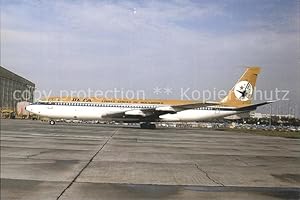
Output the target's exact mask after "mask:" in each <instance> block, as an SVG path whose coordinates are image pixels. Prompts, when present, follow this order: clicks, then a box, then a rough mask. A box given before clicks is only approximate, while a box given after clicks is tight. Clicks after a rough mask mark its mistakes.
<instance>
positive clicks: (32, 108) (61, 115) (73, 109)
mask: <svg viewBox="0 0 300 200" xmlns="http://www.w3.org/2000/svg"><path fill="white" fill-rule="evenodd" d="M164 106H166V107H168V106H167V105H164ZM158 107H160V108H161V107H162V105H155V104H117V103H111V104H109V103H106V104H103V103H102V104H97V103H59V102H58V103H53V104H32V105H29V106H27V107H26V110H27V111H29V112H31V113H34V114H36V115H39V116H42V117H48V118H51V119H82V120H104V121H110V120H112V121H138V120H141V118H139V116H134V115H133V116H132V117H130V118H127V117H126V118H125V117H124V116H121V117H120V116H118V117H107V116H110V115H111V116H113V114H114V113H120V112H125V111H139V110H143V109H156V108H158ZM239 113H241V112H239V111H235V110H233V109H232V110H231V109H228V108H227V109H223V108H222V107H214V106H210V107H200V108H196V109H188V110H183V111H179V112H176V113H174V114H170V113H168V114H161V115H159V116H158V118H157V119H154V120H152V121H170V122H178V121H203V120H209V119H214V118H220V117H226V116H230V115H234V114H239ZM141 121H142V120H141Z"/></svg>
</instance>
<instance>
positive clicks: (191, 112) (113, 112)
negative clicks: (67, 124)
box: [26, 67, 272, 128]
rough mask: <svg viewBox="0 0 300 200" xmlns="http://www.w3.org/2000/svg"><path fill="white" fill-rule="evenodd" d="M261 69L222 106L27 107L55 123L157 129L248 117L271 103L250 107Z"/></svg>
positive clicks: (70, 102)
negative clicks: (162, 125) (120, 124)
mask: <svg viewBox="0 0 300 200" xmlns="http://www.w3.org/2000/svg"><path fill="white" fill-rule="evenodd" d="M259 73H260V67H249V68H247V69H246V71H245V72H244V74H243V75H242V76H241V78H240V79H239V80H238V81H237V83H236V84H235V85H234V87H233V88H232V89H231V90H230V91H229V93H228V95H227V96H226V97H225V98H224V99H222V100H221V101H220V102H199V101H185V100H138V99H133V100H132V99H104V98H101V99H100V98H99V99H79V98H75V99H72V98H60V99H56V98H54V99H48V100H47V101H41V102H37V103H34V104H32V105H29V106H27V107H26V110H28V111H29V112H31V113H34V114H37V115H40V116H44V117H48V118H50V119H51V120H50V121H49V122H50V124H52V125H54V124H55V120H54V119H61V118H64V119H76V120H78V119H81V120H99V121H100V120H102V121H115V122H125V123H140V126H141V128H155V124H153V122H181V121H182V122H195V121H203V120H210V119H215V118H223V117H227V116H231V115H237V114H243V113H248V112H250V111H253V110H255V109H256V108H257V107H259V106H262V105H266V104H269V103H272V101H267V102H263V103H258V104H251V100H252V97H253V93H254V89H255V85H256V79H257V76H258V74H259Z"/></svg>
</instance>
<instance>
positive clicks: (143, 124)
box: [140, 122, 156, 129]
mask: <svg viewBox="0 0 300 200" xmlns="http://www.w3.org/2000/svg"><path fill="white" fill-rule="evenodd" d="M140 126H141V128H143V129H155V128H156V125H155V124H151V123H149V122H145V123H141V124H140Z"/></svg>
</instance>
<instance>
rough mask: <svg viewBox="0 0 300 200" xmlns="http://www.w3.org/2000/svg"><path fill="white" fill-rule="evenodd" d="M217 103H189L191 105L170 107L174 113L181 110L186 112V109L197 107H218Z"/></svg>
mask: <svg viewBox="0 0 300 200" xmlns="http://www.w3.org/2000/svg"><path fill="white" fill-rule="evenodd" d="M219 104H220V103H219V102H208V101H207V102H199V103H191V104H183V105H176V106H172V108H174V110H175V111H182V110H187V109H195V108H199V107H207V106H215V105H219Z"/></svg>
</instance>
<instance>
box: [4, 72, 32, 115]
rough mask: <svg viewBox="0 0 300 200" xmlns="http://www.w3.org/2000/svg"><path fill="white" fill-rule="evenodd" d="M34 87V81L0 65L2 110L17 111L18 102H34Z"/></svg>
mask: <svg viewBox="0 0 300 200" xmlns="http://www.w3.org/2000/svg"><path fill="white" fill-rule="evenodd" d="M34 89H35V84H34V83H32V82H31V81H29V80H27V79H25V78H23V77H21V76H19V75H17V74H15V73H13V72H11V71H9V70H7V69H5V68H3V67H2V66H0V107H1V111H3V110H11V111H13V112H16V110H17V104H18V102H22V101H27V102H32V101H33V92H34Z"/></svg>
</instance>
